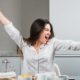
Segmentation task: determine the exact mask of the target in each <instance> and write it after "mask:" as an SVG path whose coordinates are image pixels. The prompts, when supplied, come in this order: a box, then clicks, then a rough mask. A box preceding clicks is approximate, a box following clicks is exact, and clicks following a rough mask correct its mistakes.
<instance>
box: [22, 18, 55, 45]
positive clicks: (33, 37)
mask: <svg viewBox="0 0 80 80" xmlns="http://www.w3.org/2000/svg"><path fill="white" fill-rule="evenodd" d="M46 24H49V25H50V28H51V31H50V32H51V35H50V39H51V38H52V37H54V32H53V27H52V24H51V23H50V22H49V20H47V19H41V18H38V19H36V20H35V21H34V22H33V23H32V25H31V29H30V37H29V38H23V39H24V41H26V42H27V43H28V44H30V45H34V44H35V43H36V41H37V40H38V39H39V37H40V34H41V32H42V31H43V30H44V28H45V25H46Z"/></svg>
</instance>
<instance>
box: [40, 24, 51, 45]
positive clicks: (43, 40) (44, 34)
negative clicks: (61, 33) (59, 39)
mask: <svg viewBox="0 0 80 80" xmlns="http://www.w3.org/2000/svg"><path fill="white" fill-rule="evenodd" d="M50 31H51V27H50V25H49V24H46V25H45V28H44V30H43V31H42V33H41V35H40V38H39V41H40V42H41V43H42V44H46V43H47V42H48V40H49V37H50V35H51V32H50Z"/></svg>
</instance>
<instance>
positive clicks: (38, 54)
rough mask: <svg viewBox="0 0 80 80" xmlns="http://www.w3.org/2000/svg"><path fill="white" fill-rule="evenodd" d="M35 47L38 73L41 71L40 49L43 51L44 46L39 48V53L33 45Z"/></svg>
mask: <svg viewBox="0 0 80 80" xmlns="http://www.w3.org/2000/svg"><path fill="white" fill-rule="evenodd" d="M32 48H33V51H34V53H35V54H34V55H35V57H36V59H37V73H39V70H40V64H39V60H40V59H39V58H40V51H41V49H42V48H40V49H39V53H37V51H36V50H35V48H34V47H32Z"/></svg>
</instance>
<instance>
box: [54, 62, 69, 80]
mask: <svg viewBox="0 0 80 80" xmlns="http://www.w3.org/2000/svg"><path fill="white" fill-rule="evenodd" d="M53 69H54V72H55V74H56V76H58V77H60V78H63V79H64V80H68V78H69V77H68V76H67V75H62V74H61V71H60V68H59V66H58V64H56V63H54V64H53Z"/></svg>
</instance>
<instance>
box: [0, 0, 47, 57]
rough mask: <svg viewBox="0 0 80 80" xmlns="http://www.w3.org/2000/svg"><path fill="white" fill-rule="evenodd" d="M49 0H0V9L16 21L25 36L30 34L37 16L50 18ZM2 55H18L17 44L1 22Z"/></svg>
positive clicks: (0, 48)
mask: <svg viewBox="0 0 80 80" xmlns="http://www.w3.org/2000/svg"><path fill="white" fill-rule="evenodd" d="M48 6H49V1H48V0H0V10H1V11H2V12H3V13H4V14H5V15H6V16H7V17H8V18H9V19H10V20H11V21H12V22H13V23H14V25H15V27H16V28H18V29H19V30H20V31H21V33H22V35H23V36H24V37H28V36H29V29H30V25H31V23H32V22H33V21H34V20H35V19H36V18H47V19H48V18H49V7H48ZM0 45H1V46H0V55H6V56H8V55H9V56H10V55H11V56H14V55H16V44H15V43H14V42H13V41H12V40H11V39H10V37H9V36H8V35H7V34H6V32H5V31H4V28H3V25H1V24H0Z"/></svg>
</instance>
